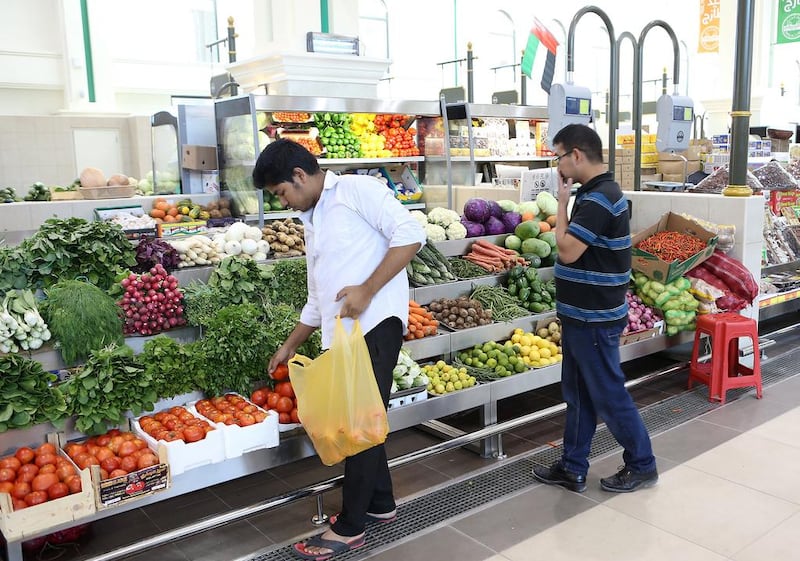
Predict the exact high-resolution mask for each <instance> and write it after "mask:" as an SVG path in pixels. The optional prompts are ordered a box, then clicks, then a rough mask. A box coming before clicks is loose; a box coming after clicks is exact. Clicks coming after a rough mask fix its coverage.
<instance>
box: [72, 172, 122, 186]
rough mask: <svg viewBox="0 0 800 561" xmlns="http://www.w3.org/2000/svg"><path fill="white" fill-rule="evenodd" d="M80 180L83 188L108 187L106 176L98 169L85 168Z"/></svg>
mask: <svg viewBox="0 0 800 561" xmlns="http://www.w3.org/2000/svg"><path fill="white" fill-rule="evenodd" d="M80 180H81V187H100V186H105V185H106V176H105V175H103V172H102V171H100V170H99V169H97V168H85V169H84V170H83V171H82V172H81V175H80ZM126 184H127V183H126Z"/></svg>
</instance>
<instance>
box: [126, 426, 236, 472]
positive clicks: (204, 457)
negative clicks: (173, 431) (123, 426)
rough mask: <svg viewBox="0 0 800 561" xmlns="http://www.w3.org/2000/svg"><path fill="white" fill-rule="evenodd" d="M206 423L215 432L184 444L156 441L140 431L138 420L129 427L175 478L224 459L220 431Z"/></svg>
mask: <svg viewBox="0 0 800 561" xmlns="http://www.w3.org/2000/svg"><path fill="white" fill-rule="evenodd" d="M191 413H192V415H195V416H196V417H198V418H201V419H204V420H206V421H208V419H205V418H204V417H202V416H201V415H198V414H197V412H196V411H191ZM208 423H209V424H210V425H211V426H214V427H215V430H212V431H209V432H208V433H206V437H205V438H204V439H202V440H198V441H197V442H184V441H183V440H173V441H171V442H166V441H164V440H156V439H155V438H153V437H152V436H150V435H149V434H147V433H146V432H145V431H144V430H142V427H141V426H140V425H139V420H138V419H135V420H134V421H133V422H132V423H131V425H132V426H133V432H135V433H136V434H137V435H138V436H139V437H140V438H141V439H142V440H144V441H145V442H147V446H148V447H149V448H150V449H151V450H155V451H156V452H158V458H159V460H160V461H161V462H164V463H166V464H169V470H170V473H171V474H172V475H173V476H175V475H180V474H181V473H183V472H185V471H188V470H190V469H194V468H197V467H201V466H205V465H208V464H215V463H217V462H221V461H223V460H224V459H225V445H224V442H223V436H222V431H221V430H219V427H217V426H216V425H215V424H214V423H212V422H211V421H208Z"/></svg>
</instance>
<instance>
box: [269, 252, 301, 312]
mask: <svg viewBox="0 0 800 561" xmlns="http://www.w3.org/2000/svg"><path fill="white" fill-rule="evenodd" d="M271 269H272V286H271V290H270V299H271V300H272V302H273V303H276V304H279V303H284V304H289V305H290V306H291V307H292V308H294V309H295V310H301V309H302V308H303V306H305V303H306V300H307V299H308V276H307V275H308V269H307V267H306V260H305V257H303V258H298V259H282V260H280V261H277V262H276V263H275V264H273V265H272V266H271Z"/></svg>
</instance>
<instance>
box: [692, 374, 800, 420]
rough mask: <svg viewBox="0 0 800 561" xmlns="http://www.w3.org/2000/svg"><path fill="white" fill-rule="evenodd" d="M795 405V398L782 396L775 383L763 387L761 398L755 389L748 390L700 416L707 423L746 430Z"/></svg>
mask: <svg viewBox="0 0 800 561" xmlns="http://www.w3.org/2000/svg"><path fill="white" fill-rule="evenodd" d="M787 389H788V388H787ZM796 405H797V400H794V399H793V398H792V397H784V396H783V394H782V392H781V390H779V389H778V386H777V385H776V386H771V387H768V388H765V390H764V397H763V398H762V399H756V397H755V391H753V392H752V393H751V392H748V393H747V394H746V395H743V396H742V397H741V398H739V399H737V400H736V401H731V402H726V403H725V405H724V406H721V407H719V408H717V409H715V410H714V411H711V412H709V413H706V414H705V415H703V416H701V417H700V418H701V419H702V420H703V421H706V422H708V423H714V424H717V425H720V426H723V427H728V428H732V429H734V430H738V431H746V430H750V429H752V428H754V427H757V426H758V425H760V424H762V423H764V422H766V421H769V420H770V419H773V418H775V417H777V416H778V415H780V414H781V413H785V412H786V411H789V410H791V409H794V407H796Z"/></svg>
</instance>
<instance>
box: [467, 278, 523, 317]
mask: <svg viewBox="0 0 800 561" xmlns="http://www.w3.org/2000/svg"><path fill="white" fill-rule="evenodd" d="M470 298H473V299H475V300H477V301H478V302H480V303H481V306H483V308H484V309H488V310H492V319H494V320H495V321H511V320H512V319H516V318H520V317H524V316H529V315H531V313H530V312H529V311H528V310H526V309H525V308H523V307H522V306H520V305H519V302H518V301H517V299H516V298H514V297H513V296H512V295H511V294H510V293H509V292H508V289H506V288H505V287H504V286H486V285H481V286H477V287H475V289H474V290H473V291H472V294H471V295H470Z"/></svg>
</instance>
